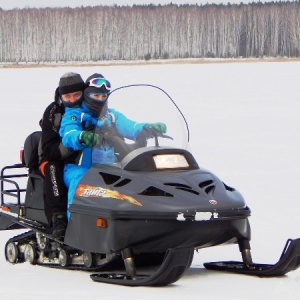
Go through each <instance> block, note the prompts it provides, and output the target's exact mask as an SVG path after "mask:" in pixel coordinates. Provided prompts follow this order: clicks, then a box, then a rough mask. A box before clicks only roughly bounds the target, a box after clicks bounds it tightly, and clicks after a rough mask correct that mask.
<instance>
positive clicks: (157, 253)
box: [0, 84, 300, 286]
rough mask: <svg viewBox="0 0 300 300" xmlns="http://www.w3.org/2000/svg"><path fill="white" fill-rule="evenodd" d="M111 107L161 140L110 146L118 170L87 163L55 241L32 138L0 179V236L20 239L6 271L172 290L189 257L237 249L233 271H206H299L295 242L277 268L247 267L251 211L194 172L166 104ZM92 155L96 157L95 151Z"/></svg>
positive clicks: (185, 137)
mask: <svg viewBox="0 0 300 300" xmlns="http://www.w3.org/2000/svg"><path fill="white" fill-rule="evenodd" d="M109 106H110V107H115V108H117V109H118V111H120V112H122V113H124V114H125V115H126V116H127V117H128V118H130V119H132V120H135V121H137V122H149V123H151V122H156V121H162V122H165V123H166V125H167V134H159V133H157V132H156V133H155V132H151V134H150V135H148V136H147V137H145V138H144V140H142V141H139V142H137V141H131V140H127V139H124V138H121V137H116V138H114V137H113V138H110V140H109V141H108V142H109V143H110V144H111V145H113V147H114V149H115V156H116V161H115V162H114V163H113V164H110V165H100V164H98V163H97V162H96V159H95V161H93V166H92V167H91V169H90V170H89V171H88V172H87V173H86V175H85V176H84V177H83V178H82V179H81V181H80V183H79V185H78V187H77V190H76V194H75V196H74V200H73V203H72V204H71V205H70V206H69V208H68V209H69V212H70V219H69V221H68V225H67V230H66V234H65V237H64V240H63V241H61V240H56V239H54V238H53V237H52V236H51V229H50V228H49V225H48V222H47V219H46V216H45V212H44V201H43V197H44V192H43V177H42V176H41V175H40V173H39V171H38V143H39V139H40V132H38V131H37V132H34V133H31V134H30V135H29V136H28V137H27V139H26V140H25V144H24V149H23V152H22V155H21V163H18V164H14V165H9V166H5V167H3V168H2V171H1V181H0V183H1V210H0V229H1V230H12V229H26V230H27V231H25V232H22V233H21V234H19V235H16V236H14V237H12V238H10V239H9V240H8V241H7V243H6V245H5V257H6V260H7V261H8V262H10V263H12V264H16V263H23V262H25V261H27V262H29V263H31V264H34V265H44V266H49V267H56V268H66V269H75V270H78V269H79V270H86V271H89V272H91V274H90V277H91V279H92V280H94V281H96V282H102V283H111V284H119V285H127V286H164V285H168V284H172V283H174V282H176V281H177V280H178V279H179V278H181V277H182V276H183V275H184V274H185V272H186V271H187V270H188V269H189V267H190V265H191V263H192V260H193V255H194V251H195V250H197V251H198V250H200V249H201V248H207V247H213V246H218V245H226V244H237V245H238V247H239V250H240V252H241V256H242V260H241V262H236V261H220V262H208V263H205V264H204V266H205V268H207V269H211V270H219V271H227V272H233V273H241V274H248V275H256V276H266V277H268V276H281V275H283V274H286V273H287V272H289V271H292V270H295V269H297V268H298V267H299V265H300V239H296V240H291V239H290V240H288V241H287V243H286V246H285V248H284V250H283V252H282V255H281V257H280V259H279V261H278V262H277V263H276V264H275V265H269V264H257V263H254V262H253V260H252V257H251V249H250V239H251V229H250V224H249V220H248V219H249V217H250V215H251V211H250V208H249V207H248V206H247V204H246V202H245V200H244V198H243V196H242V195H241V193H240V192H239V191H238V190H236V189H235V188H233V187H231V186H229V185H227V184H225V183H224V182H223V181H222V180H220V179H219V178H218V177H217V176H216V175H215V174H213V173H212V172H210V171H209V170H207V169H204V168H202V167H199V165H198V163H197V161H196V159H195V158H194V156H193V155H192V154H191V151H190V150H189V128H188V125H187V122H186V119H185V118H184V115H183V114H182V112H181V111H180V109H179V108H178V106H177V105H176V103H175V102H174V101H173V99H172V98H171V97H170V95H169V94H167V93H166V92H165V91H164V90H162V89H161V88H159V87H157V86H153V85H148V84H138V85H129V86H124V87H120V88H117V89H115V90H114V91H113V92H112V93H111V95H110V97H109ZM95 130H97V129H95ZM92 151H94V152H93V153H95V155H94V156H93V157H97V155H96V153H97V146H95V147H94V149H92ZM21 186H22V187H21ZM28 230H29V231H28Z"/></svg>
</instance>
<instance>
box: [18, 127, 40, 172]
mask: <svg viewBox="0 0 300 300" xmlns="http://www.w3.org/2000/svg"><path fill="white" fill-rule="evenodd" d="M41 135H42V132H41V131H35V132H33V133H31V134H30V135H29V136H28V137H27V138H26V140H25V143H24V151H23V157H22V163H23V164H24V165H25V166H26V167H27V168H28V169H29V173H37V172H36V171H38V165H39V151H38V148H39V143H40V139H41Z"/></svg>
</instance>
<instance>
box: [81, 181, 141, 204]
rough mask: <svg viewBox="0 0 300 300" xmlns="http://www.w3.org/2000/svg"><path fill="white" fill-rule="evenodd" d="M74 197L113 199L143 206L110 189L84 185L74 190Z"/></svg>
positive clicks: (131, 198) (129, 197)
mask: <svg viewBox="0 0 300 300" xmlns="http://www.w3.org/2000/svg"><path fill="white" fill-rule="evenodd" d="M76 196H78V197H90V198H113V199H117V200H123V201H128V202H129V203H131V204H134V205H138V206H143V205H142V203H140V202H139V201H137V200H136V199H134V198H133V197H131V196H127V195H124V194H121V193H119V192H118V191H113V190H110V189H105V188H102V187H98V186H91V185H86V184H79V185H78V187H77V189H76Z"/></svg>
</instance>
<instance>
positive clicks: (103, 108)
mask: <svg viewBox="0 0 300 300" xmlns="http://www.w3.org/2000/svg"><path fill="white" fill-rule="evenodd" d="M85 84H86V85H87V87H86V88H85V89H84V94H83V102H82V104H81V106H80V107H75V108H74V107H73V108H71V107H66V111H65V114H64V116H63V118H62V122H61V127H60V130H59V134H60V136H61V137H62V143H63V145H64V146H65V147H67V148H70V149H73V150H75V151H78V150H79V155H78V157H77V158H76V159H75V160H74V161H70V162H69V163H67V164H66V166H65V170H64V181H65V184H66V186H67V187H68V207H69V205H70V204H71V203H72V202H73V197H74V195H75V191H76V188H77V185H78V183H79V181H80V179H81V178H82V177H83V176H84V174H85V173H86V172H87V171H88V169H89V168H90V167H91V166H92V162H93V163H98V164H112V163H114V162H115V161H116V155H115V149H114V148H113V147H112V146H111V144H110V143H108V142H107V139H105V138H104V139H103V136H104V134H101V132H109V135H110V137H111V138H114V137H125V138H128V139H131V140H134V141H136V140H137V139H138V137H139V135H141V134H142V133H143V134H144V133H145V132H148V133H149V132H151V130H152V131H153V130H154V131H157V132H158V133H160V134H163V133H166V131H167V128H166V125H165V124H164V123H159V122H158V123H137V122H135V121H133V120H130V119H128V118H127V117H126V116H125V115H123V114H122V113H120V112H118V111H117V110H115V109H112V108H108V103H107V100H108V97H109V94H110V91H111V84H110V82H109V81H108V80H106V79H105V78H104V77H103V75H101V74H97V73H95V74H93V75H91V76H90V77H88V78H87V80H86V82H85ZM95 128H96V129H97V130H95ZM96 132H99V133H96ZM96 145H97V147H95V148H93V147H94V146H96ZM92 150H93V151H92ZM68 218H70V212H68Z"/></svg>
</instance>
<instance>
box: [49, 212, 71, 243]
mask: <svg viewBox="0 0 300 300" xmlns="http://www.w3.org/2000/svg"><path fill="white" fill-rule="evenodd" d="M52 226H53V229H52V236H53V238H55V239H57V240H60V241H62V240H63V239H64V236H65V232H66V229H67V218H66V216H65V214H64V213H55V214H53V217H52Z"/></svg>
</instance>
